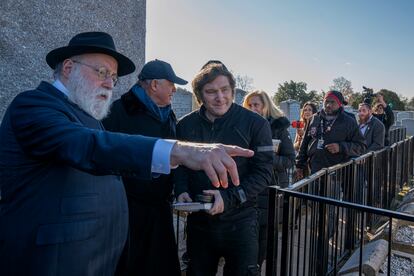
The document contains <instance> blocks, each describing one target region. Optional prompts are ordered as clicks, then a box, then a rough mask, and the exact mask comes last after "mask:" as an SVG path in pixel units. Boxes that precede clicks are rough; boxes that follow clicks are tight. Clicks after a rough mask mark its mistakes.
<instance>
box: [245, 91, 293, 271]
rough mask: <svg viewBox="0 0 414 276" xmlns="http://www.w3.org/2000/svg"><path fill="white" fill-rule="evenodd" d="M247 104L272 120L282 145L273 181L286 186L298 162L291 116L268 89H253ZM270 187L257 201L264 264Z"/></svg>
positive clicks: (271, 124)
mask: <svg viewBox="0 0 414 276" xmlns="http://www.w3.org/2000/svg"><path fill="white" fill-rule="evenodd" d="M243 107H245V108H248V109H250V110H251V111H254V112H256V113H258V114H260V115H261V116H263V117H264V118H266V119H267V120H268V121H269V123H270V128H271V130H272V139H276V140H279V142H280V143H279V145H278V149H277V150H276V151H275V152H274V155H273V171H274V182H273V183H272V184H273V185H278V186H280V187H282V188H286V187H287V186H288V185H289V181H290V180H289V175H288V170H289V169H291V168H293V166H294V164H295V150H294V148H293V143H292V139H291V137H290V135H289V132H288V130H287V129H288V128H289V126H290V122H289V120H288V119H287V118H286V117H285V116H284V115H283V112H282V111H280V110H279V109H278V108H277V107H276V106H275V105H274V104H273V102H272V100H271V99H270V97H269V95H268V94H267V93H266V92H265V91H259V90H256V91H253V92H251V93H249V94H247V95H246V96H245V98H244V100H243ZM268 199H269V191H268V190H267V189H266V190H264V191H263V192H261V193H260V194H259V196H258V200H257V205H258V208H259V225H260V229H259V256H258V264H259V266H261V265H262V263H263V261H264V260H265V257H266V243H267V238H266V237H267V214H268V212H267V209H268V201H269V200H268Z"/></svg>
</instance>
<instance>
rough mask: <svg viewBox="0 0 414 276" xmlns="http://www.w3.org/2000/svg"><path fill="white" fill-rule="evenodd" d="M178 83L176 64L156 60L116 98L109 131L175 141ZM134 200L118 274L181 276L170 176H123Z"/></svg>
mask: <svg viewBox="0 0 414 276" xmlns="http://www.w3.org/2000/svg"><path fill="white" fill-rule="evenodd" d="M174 83H177V84H182V85H184V84H186V83H187V81H185V80H183V79H181V78H179V77H177V76H176V75H175V73H174V71H173V69H172V67H171V65H170V64H169V63H167V62H165V61H162V60H153V61H150V62H148V63H146V64H145V65H144V67H143V68H142V70H141V72H140V74H139V75H138V82H137V83H136V84H135V85H134V86H133V87H132V88H131V89H130V90H129V91H128V92H127V93H125V94H124V95H122V96H121V98H120V99H118V100H116V101H115V102H114V103H113V105H112V108H111V111H110V114H109V116H108V117H106V118H105V119H104V120H103V121H102V123H103V125H104V127H105V129H107V130H110V131H114V132H122V133H127V134H141V135H146V136H151V137H161V138H169V139H174V138H175V136H176V121H177V120H176V118H175V114H174V112H173V111H172V109H171V99H172V96H173V94H174V93H175V92H176V88H175V85H174ZM122 180H123V182H124V185H125V190H126V194H127V198H128V209H129V222H130V223H129V238H128V240H127V244H126V246H125V249H124V252H123V255H122V257H121V260H120V262H119V265H118V268H117V274H118V275H143V276H145V275H148V276H158V275H159V276H163V275H181V273H180V264H179V261H178V255H177V245H176V242H175V237H174V228H173V218H172V212H171V200H172V181H171V177H170V175H161V176H160V177H157V178H153V179H151V180H147V181H145V180H142V179H138V178H134V177H123V178H122Z"/></svg>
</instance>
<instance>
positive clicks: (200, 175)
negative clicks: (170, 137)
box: [174, 104, 273, 221]
mask: <svg viewBox="0 0 414 276" xmlns="http://www.w3.org/2000/svg"><path fill="white" fill-rule="evenodd" d="M177 138H178V139H180V140H184V141H193V142H203V143H222V144H230V145H236V146H240V147H243V148H248V149H251V150H254V152H255V154H254V156H253V157H251V158H242V157H235V158H234V160H235V162H236V164H237V169H238V173H239V176H240V186H238V187H236V186H234V185H233V184H232V183H231V180H230V179H229V187H228V188H227V189H222V188H220V193H221V196H222V198H223V201H224V212H223V213H222V214H220V215H216V216H210V215H208V214H206V213H204V212H198V213H193V214H192V216H193V217H195V216H197V217H198V219H201V220H204V221H208V220H210V219H211V220H215V219H218V220H223V221H235V220H238V219H242V218H245V217H249V216H250V214H251V210H250V211H249V210H248V209H251V207H254V206H255V205H256V200H257V195H258V194H259V193H260V192H261V191H263V190H264V189H265V188H266V187H267V186H269V185H270V183H271V180H272V167H273V166H272V162H273V151H272V136H271V130H270V125H269V123H268V122H267V121H266V119H264V118H262V117H261V116H260V115H258V114H256V113H254V112H251V111H250V110H247V109H245V108H243V107H241V106H239V105H237V104H232V106H231V107H230V109H229V110H228V111H227V113H226V114H224V116H222V117H220V118H218V119H215V120H214V122H213V123H212V122H210V121H209V120H208V119H207V117H206V116H205V107H204V106H201V108H200V109H199V110H196V111H194V112H192V113H190V114H189V115H187V116H185V117H183V118H182V119H181V120H180V121H179V123H178V125H177ZM174 188H175V195H176V196H179V195H180V194H182V193H184V192H188V193H189V195H190V197H191V198H192V199H193V200H194V197H195V195H197V194H202V193H203V190H211V189H215V188H214V187H213V186H212V185H211V182H210V181H209V179H208V177H207V176H206V174H205V173H204V172H202V171H192V170H189V169H187V168H184V167H179V168H178V169H176V170H175V172H174ZM249 207H250V208H249Z"/></svg>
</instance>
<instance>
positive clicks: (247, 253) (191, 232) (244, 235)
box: [187, 215, 258, 276]
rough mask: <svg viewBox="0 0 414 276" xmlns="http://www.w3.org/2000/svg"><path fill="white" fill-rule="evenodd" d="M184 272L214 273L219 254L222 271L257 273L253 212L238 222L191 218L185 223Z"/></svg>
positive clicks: (235, 275)
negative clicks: (185, 256)
mask: <svg viewBox="0 0 414 276" xmlns="http://www.w3.org/2000/svg"><path fill="white" fill-rule="evenodd" d="M187 233H188V234H187V235H188V236H187V252H188V257H189V266H188V270H187V275H188V276H214V275H216V273H217V265H218V261H219V259H220V257H224V259H225V262H226V263H225V266H224V271H223V272H224V273H223V275H228V276H238V275H240V276H241V275H243V276H244V275H258V266H257V252H258V242H257V241H258V223H257V215H255V216H252V217H251V218H248V219H244V220H243V221H238V222H223V221H214V224H210V225H209V224H204V223H198V222H193V221H192V220H191V217H190V218H189V220H188V225H187Z"/></svg>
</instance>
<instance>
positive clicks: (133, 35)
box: [0, 0, 146, 120]
mask: <svg viewBox="0 0 414 276" xmlns="http://www.w3.org/2000/svg"><path fill="white" fill-rule="evenodd" d="M145 17H146V0H114V1H109V0H97V1H64V0H38V1H26V0H1V1H0V120H1V118H2V117H3V115H4V112H5V110H6V108H7V106H8V104H9V103H10V101H11V100H12V99H13V98H14V96H16V95H17V94H18V93H20V92H22V91H25V90H29V89H33V88H36V87H37V85H38V84H39V83H40V81H42V80H46V81H52V80H53V78H52V70H51V69H50V68H49V66H48V65H47V64H46V61H45V57H46V54H47V53H48V52H49V51H51V50H53V49H55V48H58V47H62V46H66V45H67V44H68V42H69V40H70V39H71V38H72V37H73V36H74V35H75V34H77V33H80V32H87V31H103V32H107V33H109V34H111V35H112V37H113V38H114V40H115V44H116V47H117V50H118V51H119V52H121V53H123V54H125V55H126V56H128V57H129V58H131V59H132V60H133V61H134V63H135V65H136V66H137V71H136V72H139V71H140V69H141V67H142V66H143V64H144V61H145V20H146V18H145ZM136 72H135V73H133V74H130V75H128V76H126V77H122V78H121V79H120V82H119V85H117V86H116V87H115V89H114V98H117V97H119V96H120V94H122V93H125V92H126V91H127V90H128V89H129V87H130V86H132V84H133V83H134V82H135V81H136V75H137V73H136Z"/></svg>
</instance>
